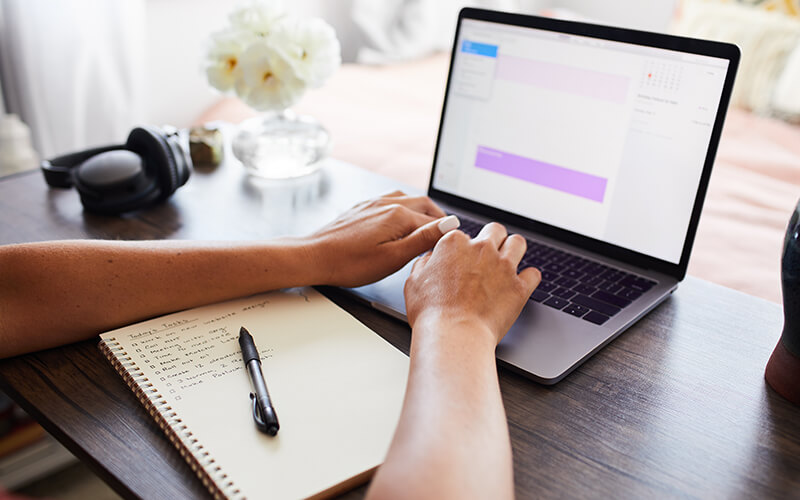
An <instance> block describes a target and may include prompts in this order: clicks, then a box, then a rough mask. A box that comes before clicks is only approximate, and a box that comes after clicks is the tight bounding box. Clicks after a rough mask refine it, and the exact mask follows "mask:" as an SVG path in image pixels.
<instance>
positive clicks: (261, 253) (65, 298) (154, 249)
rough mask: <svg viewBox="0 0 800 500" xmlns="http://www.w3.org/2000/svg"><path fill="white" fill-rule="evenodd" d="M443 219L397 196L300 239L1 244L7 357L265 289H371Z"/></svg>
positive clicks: (0, 341) (428, 205)
mask: <svg viewBox="0 0 800 500" xmlns="http://www.w3.org/2000/svg"><path fill="white" fill-rule="evenodd" d="M444 215H445V214H444V213H443V212H442V211H441V209H439V208H438V207H437V206H436V205H435V204H434V203H433V202H431V200H430V199H428V198H426V197H414V196H406V195H404V194H403V193H400V192H395V193H391V194H389V195H386V196H383V197H381V198H377V199H375V200H370V201H367V202H364V203H361V204H359V205H356V206H355V207H354V208H353V209H351V210H350V211H348V212H347V213H345V214H343V215H342V216H341V217H339V218H338V219H336V220H335V221H334V222H332V223H331V224H329V225H327V226H325V227H324V228H322V229H320V230H319V231H317V232H315V233H314V234H311V235H309V236H306V237H301V238H280V239H276V240H272V241H264V242H189V241H142V242H134V241H96V240H76V241H56V242H43V243H31V244H21V245H9V246H4V247H0V358H4V357H8V356H13V355H16V354H20V353H24V352H30V351H34V350H39V349H44V348H48V347H53V346H56V345H61V344H66V343H70V342H74V341H77V340H82V339H86V338H89V337H91V336H94V335H97V334H98V333H101V332H103V331H106V330H109V329H112V328H116V327H119V326H122V325H125V324H129V323H132V322H136V321H140V320H143V319H146V318H149V317H154V316H159V315H162V314H166V313H169V312H173V311H177V310H181V309H186V308H190V307H195V306H199V305H203V304H209V303H213V302H218V301H221V300H226V299H231V298H235V297H241V296H245V295H250V294H253V293H258V292H263V291H267V290H275V289H280V288H286V287H293V286H305V285H320V284H327V285H340V286H358V285H362V284H365V283H369V282H371V281H375V280H377V279H380V278H382V277H384V276H386V275H388V274H390V273H392V272H394V271H395V270H397V269H399V268H400V267H402V266H403V265H405V263H406V262H408V261H409V260H411V259H412V258H413V257H415V256H417V255H419V254H420V253H422V252H424V251H426V250H428V249H430V248H431V247H432V246H433V245H434V243H435V242H436V241H437V240H438V239H439V237H440V236H441V235H442V231H441V229H440V228H439V222H440V221H439V219H440V218H441V217H443V216H444Z"/></svg>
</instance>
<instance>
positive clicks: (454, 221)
mask: <svg viewBox="0 0 800 500" xmlns="http://www.w3.org/2000/svg"><path fill="white" fill-rule="evenodd" d="M437 225H438V226H439V231H441V232H442V234H445V233H449V232H450V231H452V230H453V229H456V228H458V226H460V225H461V221H460V220H458V217H456V216H455V215H448V216H447V217H444V218H443V219H442V220H440V221H439V224H437Z"/></svg>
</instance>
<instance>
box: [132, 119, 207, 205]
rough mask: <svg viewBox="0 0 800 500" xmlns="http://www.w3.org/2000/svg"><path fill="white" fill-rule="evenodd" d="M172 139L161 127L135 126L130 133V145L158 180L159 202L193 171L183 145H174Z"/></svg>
mask: <svg viewBox="0 0 800 500" xmlns="http://www.w3.org/2000/svg"><path fill="white" fill-rule="evenodd" d="M171 140H172V139H171V138H169V137H168V136H167V135H166V134H165V133H163V132H162V131H161V130H159V129H157V128H155V127H148V126H142V127H137V128H134V129H133V130H131V133H130V134H129V135H128V142H127V148H128V149H130V150H131V151H134V152H136V153H138V154H139V155H140V156H141V157H142V158H143V159H144V167H145V169H146V170H147V171H148V172H149V173H150V174H151V175H153V176H154V177H155V178H156V179H157V182H158V184H159V188H160V193H159V195H158V198H157V201H163V200H166V199H167V198H169V197H170V195H172V193H174V192H175V191H176V190H177V189H178V188H179V187H180V186H182V185H183V184H185V183H186V181H187V179H188V178H189V172H190V171H191V165H189V164H187V160H186V158H185V155H184V154H183V153H182V148H180V144H178V143H177V142H175V143H174V144H171V143H170V141H171ZM176 149H177V150H176Z"/></svg>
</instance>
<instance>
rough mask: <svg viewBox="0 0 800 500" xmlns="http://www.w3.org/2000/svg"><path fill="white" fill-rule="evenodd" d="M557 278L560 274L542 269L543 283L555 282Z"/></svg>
mask: <svg viewBox="0 0 800 500" xmlns="http://www.w3.org/2000/svg"><path fill="white" fill-rule="evenodd" d="M556 278H558V273H554V272H553V271H548V270H546V269H542V281H554V280H555V279H556Z"/></svg>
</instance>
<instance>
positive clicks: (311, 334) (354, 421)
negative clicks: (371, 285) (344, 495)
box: [100, 288, 408, 498]
mask: <svg viewBox="0 0 800 500" xmlns="http://www.w3.org/2000/svg"><path fill="white" fill-rule="evenodd" d="M242 326H244V327H246V328H247V329H248V331H250V333H251V334H252V335H253V338H254V340H255V344H256V346H257V348H258V351H259V355H260V356H261V360H262V369H263V372H264V378H265V379H266V381H267V386H268V388H269V392H270V397H271V399H272V402H273V405H274V407H275V410H276V413H277V414H278V418H279V420H280V424H281V428H280V432H278V434H277V435H276V436H274V437H270V436H267V435H265V434H263V433H261V432H259V431H258V430H257V428H256V426H255V424H254V421H253V413H252V403H251V400H250V398H249V395H250V390H251V388H250V381H249V378H248V376H247V372H246V370H245V367H244V362H243V361H242V354H241V350H240V348H239V342H238V337H239V329H240V328H241V327H242ZM100 338H101V340H102V344H101V348H102V349H103V350H104V352H105V353H106V356H107V357H109V359H111V360H112V362H114V361H116V363H115V366H116V368H117V371H119V372H120V373H121V374H122V375H123V378H125V380H126V381H127V382H128V384H129V385H130V386H131V388H132V389H133V390H134V392H136V394H137V395H138V396H139V398H140V400H141V401H142V403H143V404H144V405H145V406H146V407H147V408H148V410H149V412H150V414H151V415H153V418H155V419H156V421H157V422H159V424H160V425H161V426H162V428H165V427H166V428H165V432H167V434H168V435H171V436H172V438H173V439H172V440H173V443H175V445H176V446H177V447H178V448H179V449H181V450H182V451H184V453H183V455H184V456H185V457H186V460H187V461H188V462H189V463H190V465H192V466H193V469H195V470H199V471H201V472H200V473H201V474H205V476H204V477H206V478H209V477H210V478H211V479H212V481H211V483H213V484H214V485H215V486H213V487H212V490H213V488H217V489H216V490H213V493H214V494H218V493H219V495H218V496H227V497H233V498H239V497H246V498H305V497H308V496H313V495H316V494H319V493H320V492H324V491H327V490H330V489H331V488H334V487H335V486H336V485H337V484H339V483H341V482H342V481H345V480H347V479H348V478H362V479H361V480H364V479H365V478H366V477H368V472H369V471H370V470H372V469H373V468H374V467H376V466H377V465H378V464H380V462H381V461H382V460H383V457H384V456H385V455H386V451H387V450H388V447H389V443H390V442H391V438H392V435H393V434H394V428H395V426H396V425H397V420H398V419H399V415H400V408H401V406H402V401H403V396H404V394H405V385H406V379H407V376H408V358H407V357H406V356H405V355H404V354H403V353H401V352H400V351H398V350H397V349H395V348H394V347H393V346H392V345H391V344H389V343H387V342H386V341H385V340H383V339H382V338H381V337H380V336H378V335H377V334H375V332H373V331H371V330H370V329H369V328H367V327H366V326H364V325H363V324H361V323H360V322H359V321H358V320H356V319H355V318H353V317H352V316H350V315H349V314H348V313H347V312H345V311H343V310H342V309H340V308H339V307H337V306H336V305H335V304H334V303H333V302H331V301H329V300H328V299H326V298H325V297H324V296H322V295H321V294H319V293H318V292H316V291H315V290H313V289H310V288H303V289H291V290H284V291H279V292H271V293H267V294H261V295H255V296H252V297H246V298H243V299H237V300H232V301H228V302H223V303H219V304H212V305H209V306H204V307H199V308H195V309H189V310H186V311H182V312H178V313H174V314H170V315H167V316H163V317H160V318H155V319H151V320H148V321H144V322H142V323H138V324H135V325H130V326H127V327H124V328H120V329H117V330H114V331H111V332H107V333H104V334H102V335H101V336H100ZM331 429H336V432H331V431H330V430H331ZM212 463H213V467H212V466H210V465H208V464H212ZM208 468H210V470H208ZM203 471H205V472H203ZM215 478H219V479H215ZM265 484H267V485H269V488H268V489H265V488H264V485H265ZM230 491H233V492H239V493H238V494H229V492H230Z"/></svg>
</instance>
